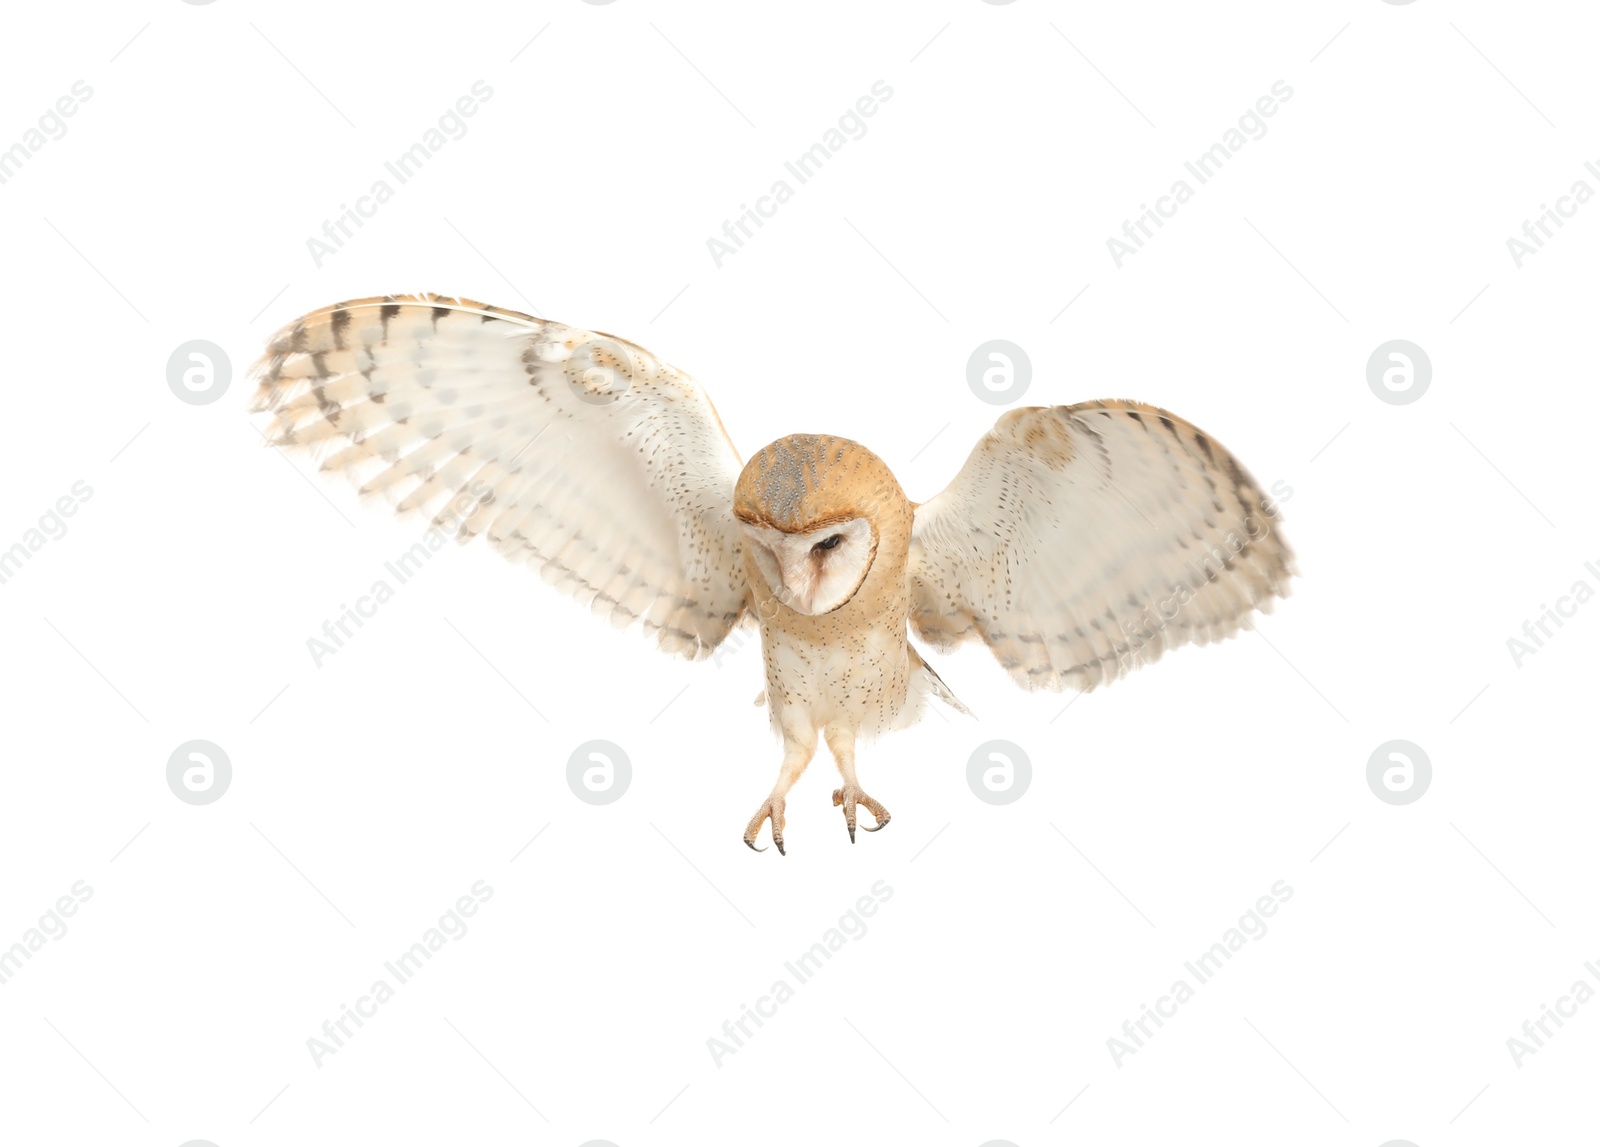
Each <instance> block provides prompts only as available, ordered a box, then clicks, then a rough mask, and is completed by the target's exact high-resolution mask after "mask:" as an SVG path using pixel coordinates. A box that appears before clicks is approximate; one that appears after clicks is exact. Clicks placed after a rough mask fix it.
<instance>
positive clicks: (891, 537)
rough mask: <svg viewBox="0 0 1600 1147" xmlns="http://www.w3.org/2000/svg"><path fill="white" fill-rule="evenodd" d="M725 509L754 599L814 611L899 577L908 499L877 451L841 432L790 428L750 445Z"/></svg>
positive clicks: (806, 612) (820, 611)
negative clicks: (755, 447) (753, 448)
mask: <svg viewBox="0 0 1600 1147" xmlns="http://www.w3.org/2000/svg"><path fill="white" fill-rule="evenodd" d="M733 513H734V517H735V518H736V519H737V520H738V522H739V528H740V533H741V535H742V541H743V544H744V551H745V564H746V567H747V569H748V571H749V580H750V583H751V586H752V588H753V589H755V590H756V591H757V597H758V600H759V599H762V598H765V597H767V596H768V595H770V596H771V598H773V599H775V600H776V602H777V603H778V606H779V607H780V608H787V609H790V610H792V611H794V612H795V613H798V614H801V615H803V616H807V617H816V616H818V615H820V614H825V613H831V612H833V611H834V610H837V609H840V608H842V607H844V606H845V605H847V604H848V603H849V602H851V601H852V600H854V599H855V598H856V596H857V595H858V594H866V596H869V597H870V596H871V591H872V590H873V587H874V586H875V585H877V584H878V583H879V582H881V581H883V580H884V579H887V580H888V581H890V582H893V581H895V580H897V579H901V580H903V574H901V573H900V572H897V571H899V570H900V565H899V563H901V562H903V560H904V557H905V552H904V551H905V546H906V538H907V527H908V526H909V518H910V515H911V507H910V503H909V502H907V501H906V500H905V495H904V494H903V493H901V492H900V486H899V483H897V482H896V481H895V480H894V475H893V474H891V473H890V472H889V468H888V467H887V466H885V465H884V464H883V460H882V459H880V458H879V457H878V456H877V455H876V454H874V453H872V451H870V450H868V449H867V448H866V447H864V446H862V445H860V444H859V443H856V442H852V441H850V440H849V439H848V438H836V437H833V436H830V435H820V434H791V435H790V436H789V437H787V438H780V439H778V441H776V442H774V443H772V444H771V445H770V446H767V447H766V448H764V449H763V450H761V451H759V452H758V453H757V454H756V455H755V456H754V457H753V458H751V459H750V461H749V462H748V463H746V464H745V468H744V472H743V473H742V474H740V475H739V481H738V483H737V484H736V486H735V487H734V496H733ZM763 590H764V591H765V592H764V593H763V592H762V591H763Z"/></svg>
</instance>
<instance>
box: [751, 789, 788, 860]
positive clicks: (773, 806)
mask: <svg viewBox="0 0 1600 1147" xmlns="http://www.w3.org/2000/svg"><path fill="white" fill-rule="evenodd" d="M768 819H770V820H771V821H772V843H773V844H775V845H777V846H778V855H779V856H787V855H789V854H788V853H786V852H784V850H783V801H782V800H773V799H771V798H769V799H767V800H766V801H764V802H763V803H762V805H761V807H760V808H758V809H756V815H755V816H753V817H751V818H750V823H749V824H748V825H746V826H745V830H744V843H745V846H746V847H747V848H749V849H750V851H751V852H765V851H767V850H766V848H765V847H757V845H756V834H757V833H759V832H760V831H761V826H762V824H763V823H764V822H766V821H767V820H768Z"/></svg>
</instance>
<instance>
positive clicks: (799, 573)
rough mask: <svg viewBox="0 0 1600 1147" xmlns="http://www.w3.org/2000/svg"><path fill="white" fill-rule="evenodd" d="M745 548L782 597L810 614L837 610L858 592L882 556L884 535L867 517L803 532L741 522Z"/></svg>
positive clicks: (778, 595)
mask: <svg viewBox="0 0 1600 1147" xmlns="http://www.w3.org/2000/svg"><path fill="white" fill-rule="evenodd" d="M739 525H740V528H741V529H742V530H743V532H744V543H745V550H746V552H747V553H748V554H749V555H750V557H751V559H752V560H753V562H754V563H755V567H756V570H757V571H758V572H759V573H760V574H761V577H762V579H763V580H764V581H765V582H766V583H767V588H768V589H770V590H771V591H772V593H773V596H774V597H776V598H777V599H778V600H779V601H780V602H782V603H783V604H785V605H787V606H788V607H789V608H790V609H792V610H794V611H795V612H796V613H802V614H805V615H807V616H809V617H815V616H816V615H818V614H823V613H832V612H833V611H834V610H836V609H838V608H839V607H840V606H842V605H844V604H845V603H846V602H848V601H849V600H850V599H851V598H853V597H855V595H856V591H857V590H859V589H860V588H861V584H862V583H863V582H864V581H866V580H867V574H868V573H869V572H870V571H871V569H872V560H873V558H874V557H876V556H877V552H878V537H877V533H876V531H874V530H873V528H872V523H871V522H869V521H867V519H865V518H851V519H849V520H847V521H842V522H833V523H831V524H825V525H821V526H817V527H815V528H812V529H807V530H803V531H800V532H798V533H785V532H784V531H783V530H780V529H777V528H775V527H773V526H766V525H760V524H757V523H753V522H743V521H741V522H740V523H739Z"/></svg>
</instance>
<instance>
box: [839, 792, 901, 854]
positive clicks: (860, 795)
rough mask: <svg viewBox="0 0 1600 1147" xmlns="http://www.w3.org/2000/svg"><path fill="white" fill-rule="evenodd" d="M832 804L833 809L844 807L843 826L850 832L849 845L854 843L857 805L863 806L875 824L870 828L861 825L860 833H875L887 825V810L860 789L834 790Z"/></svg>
mask: <svg viewBox="0 0 1600 1147" xmlns="http://www.w3.org/2000/svg"><path fill="white" fill-rule="evenodd" d="M833 803H834V806H835V807H837V806H839V805H843V806H844V826H845V828H847V829H848V830H849V831H850V843H851V844H854V843H855V842H856V805H857V804H858V803H860V804H863V805H865V806H866V808H867V811H868V812H870V813H871V814H872V818H873V820H875V821H876V822H877V823H876V824H874V825H872V826H871V827H870V828H869V827H868V826H866V825H862V826H861V831H863V832H877V831H878V830H879V829H881V828H883V826H884V825H886V824H888V823H889V810H888V809H886V808H884V807H883V806H882V805H881V804H879V803H878V802H877V801H875V800H873V799H872V798H871V797H869V796H868V795H867V794H866V793H864V792H862V791H861V790H860V789H854V790H851V789H847V788H841V789H834V790H833Z"/></svg>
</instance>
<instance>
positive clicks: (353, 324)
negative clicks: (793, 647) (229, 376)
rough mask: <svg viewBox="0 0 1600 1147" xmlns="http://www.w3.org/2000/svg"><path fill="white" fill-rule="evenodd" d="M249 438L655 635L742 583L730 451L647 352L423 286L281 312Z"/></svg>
mask: <svg viewBox="0 0 1600 1147" xmlns="http://www.w3.org/2000/svg"><path fill="white" fill-rule="evenodd" d="M256 369H257V374H258V377H259V386H258V388H257V391H256V407H255V408H256V409H257V410H267V411H271V412H272V413H273V415H274V417H273V419H272V423H271V425H270V427H268V429H267V431H266V434H267V437H268V438H269V439H270V440H271V441H272V442H273V443H274V444H276V445H281V446H286V447H309V448H311V449H312V450H313V451H315V452H316V453H318V454H319V455H320V456H323V457H324V461H323V463H322V468H323V469H324V470H337V471H340V472H342V473H344V474H345V475H346V476H347V477H349V478H350V479H351V481H352V482H354V483H356V484H357V485H358V486H359V487H360V489H361V491H362V493H364V494H368V493H370V494H383V495H385V496H387V497H388V498H389V499H390V500H391V501H393V502H394V503H395V505H396V508H397V509H399V510H400V511H410V510H422V511H425V512H427V513H431V514H433V515H434V518H433V522H434V525H435V526H436V527H438V528H440V529H442V530H444V531H446V532H447V533H449V534H451V535H453V536H454V537H455V538H456V540H457V541H460V542H467V541H470V540H471V539H472V538H474V537H476V536H478V535H479V534H483V535H485V536H486V537H487V538H488V540H489V544H490V545H491V546H493V547H494V548H495V549H496V550H499V551H500V552H501V553H502V554H504V555H505V556H506V557H508V558H512V559H514V560H517V561H526V562H529V563H530V564H532V565H533V566H535V567H536V568H538V569H539V570H540V572H541V573H542V575H543V577H544V579H545V580H546V581H549V582H552V583H554V584H555V585H557V586H559V587H560V588H562V589H564V590H566V591H568V592H569V593H571V594H572V595H573V596H574V597H576V598H578V599H579V600H581V601H584V602H586V603H588V604H590V605H591V606H592V607H593V608H594V609H595V611H596V612H599V613H604V614H608V615H609V616H610V618H611V620H612V621H613V622H614V623H615V624H616V625H618V626H627V625H629V624H631V623H633V622H635V621H637V622H639V623H640V624H641V625H642V627H643V628H644V629H645V631H646V632H648V633H649V634H651V635H652V636H654V637H655V639H656V641H657V643H658V644H659V645H660V646H661V648H662V649H664V650H667V651H668V652H673V653H680V654H683V655H684V656H687V657H699V656H704V655H705V654H706V653H708V652H709V651H710V650H711V649H712V648H713V647H714V646H715V645H716V644H717V643H718V642H720V641H721V640H722V639H723V638H724V637H726V636H727V634H728V632H729V630H730V629H732V628H733V627H734V626H735V625H736V624H738V622H739V620H740V618H741V616H742V615H743V613H744V609H745V598H746V593H747V587H746V584H745V577H744V562H743V558H742V557H741V554H740V541H739V534H738V528H737V525H736V523H735V521H734V518H733V487H734V483H735V482H736V481H737V479H738V476H739V470H740V463H739V457H738V455H737V454H736V453H735V452H734V449H733V445H732V443H730V442H729V441H728V437H727V434H726V432H725V431H724V430H723V428H722V423H721V421H720V420H719V419H718V418H717V414H716V411H715V410H714V409H713V408H712V406H711V402H710V400H709V399H707V398H706V396H705V394H704V393H703V392H702V391H701V390H700V388H699V387H698V386H696V385H695V383H694V382H693V380H691V379H690V378H689V377H688V376H687V375H684V374H681V373H679V372H678V371H676V370H674V369H673V368H672V367H670V366H668V365H666V364H665V363H662V362H658V361H657V360H656V359H655V358H654V356H652V355H651V354H650V353H649V352H648V351H646V350H644V349H642V348H640V347H638V346H635V345H633V344H632V343H629V342H625V341H623V340H621V339H617V338H613V337H611V336H609V335H601V334H596V333H592V332H589V331H583V330H578V329H576V328H574V327H567V326H562V325H561V324H559V323H552V322H545V321H543V320H541V319H535V318H531V317H530V316H528V315H523V314H519V313H517V312H515V311H507V310H502V309H500V308H499V307H490V306H485V305H484V304H482V303H474V302H471V301H469V300H465V299H452V298H446V297H443V296H436V295H418V296H407V295H395V296H390V297H388V298H381V299H379V298H375V299H360V300H355V301H352V302H347V303H339V304H336V305H335V306H331V307H325V308H323V309H322V310H320V311H315V312H313V313H312V314H309V315H306V316H305V317H303V318H301V319H298V320H296V321H295V322H293V323H291V324H290V325H289V326H287V327H285V328H284V329H283V330H281V331H280V332H278V334H277V335H276V336H275V337H274V338H273V340H272V342H271V344H270V346H269V349H268V351H267V354H266V355H265V357H264V358H263V359H262V360H261V362H260V363H259V364H258V366H257V368H256Z"/></svg>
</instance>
